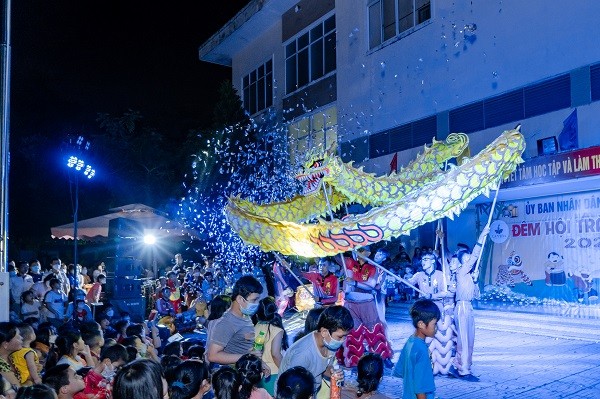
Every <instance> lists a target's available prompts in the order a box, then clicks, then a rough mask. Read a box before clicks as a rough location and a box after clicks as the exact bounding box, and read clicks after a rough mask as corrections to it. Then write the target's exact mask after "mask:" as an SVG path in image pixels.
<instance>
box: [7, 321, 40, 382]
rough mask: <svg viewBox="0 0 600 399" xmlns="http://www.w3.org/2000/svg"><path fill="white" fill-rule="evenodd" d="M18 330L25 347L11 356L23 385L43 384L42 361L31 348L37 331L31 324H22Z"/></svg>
mask: <svg viewBox="0 0 600 399" xmlns="http://www.w3.org/2000/svg"><path fill="white" fill-rule="evenodd" d="M18 328H19V333H20V334H21V337H23V347H22V348H21V349H19V350H18V351H15V352H13V353H11V354H10V359H11V363H12V364H13V365H14V366H15V370H16V374H17V377H18V378H19V382H20V383H21V385H31V384H32V383H33V384H41V383H42V378H41V377H40V374H39V371H41V366H40V360H39V357H38V354H37V353H36V352H35V350H34V349H33V348H32V347H31V343H32V342H33V341H35V338H36V337H35V331H33V327H31V326H30V325H29V324H21V325H19V326H18Z"/></svg>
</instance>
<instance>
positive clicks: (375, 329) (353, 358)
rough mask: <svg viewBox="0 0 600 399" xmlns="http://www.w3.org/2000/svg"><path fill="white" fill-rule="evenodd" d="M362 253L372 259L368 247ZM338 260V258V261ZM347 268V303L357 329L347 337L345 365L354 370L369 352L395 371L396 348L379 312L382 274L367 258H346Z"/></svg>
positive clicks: (351, 331) (362, 249) (346, 305)
mask: <svg viewBox="0 0 600 399" xmlns="http://www.w3.org/2000/svg"><path fill="white" fill-rule="evenodd" d="M358 252H359V253H360V254H361V255H362V256H364V257H368V256H369V255H370V254H371V252H370V250H369V248H368V247H363V248H360V249H359V250H358ZM336 260H337V258H336ZM344 262H345V264H346V277H347V279H346V281H345V290H346V301H345V304H344V306H345V307H346V308H348V310H349V311H350V313H351V314H352V319H353V320H354V328H353V329H352V330H350V333H349V334H348V335H347V336H346V341H345V342H344V353H343V355H344V359H343V360H344V364H345V365H346V367H354V366H356V365H357V364H358V360H359V359H360V357H361V356H362V355H363V353H364V352H365V344H364V342H365V341H366V347H367V350H368V351H370V352H374V353H378V354H379V355H381V357H382V358H383V359H384V363H385V365H386V367H388V368H391V367H392V366H393V365H392V362H391V358H392V355H393V352H392V346H391V345H390V343H389V342H388V340H387V337H386V333H385V326H384V323H383V320H381V319H380V317H379V313H378V312H377V304H376V301H375V293H376V289H377V288H379V287H378V286H377V285H378V284H377V278H378V273H377V269H376V268H375V266H373V265H370V264H369V263H367V262H366V261H365V260H364V259H363V258H361V257H359V258H358V259H356V260H355V259H353V258H349V257H344Z"/></svg>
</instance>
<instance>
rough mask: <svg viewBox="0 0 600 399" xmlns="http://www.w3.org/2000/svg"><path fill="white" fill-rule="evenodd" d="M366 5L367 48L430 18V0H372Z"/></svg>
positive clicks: (377, 44) (375, 45)
mask: <svg viewBox="0 0 600 399" xmlns="http://www.w3.org/2000/svg"><path fill="white" fill-rule="evenodd" d="M368 7H369V48H374V47H377V46H379V45H380V44H381V43H383V42H385V41H386V40H389V39H391V38H393V37H396V36H398V35H401V34H402V33H404V32H407V31H408V30H410V29H412V28H414V27H416V26H418V25H420V24H422V23H423V22H425V21H428V20H430V19H431V1H430V0H374V1H371V2H370V3H369V6H368Z"/></svg>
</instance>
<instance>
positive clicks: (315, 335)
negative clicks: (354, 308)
mask: <svg viewBox="0 0 600 399" xmlns="http://www.w3.org/2000/svg"><path fill="white" fill-rule="evenodd" d="M353 326H354V321H353V320H352V315H351V314H350V312H349V311H348V309H346V308H344V307H343V306H336V305H334V306H330V307H328V308H327V309H325V310H324V311H323V313H322V314H321V316H319V321H318V322H317V330H316V331H314V332H312V333H310V334H308V335H306V336H304V337H302V338H300V339H299V340H298V341H296V342H294V344H293V345H292V346H290V348H289V349H288V350H287V351H286V352H285V355H284V356H283V359H282V360H281V364H280V366H279V375H282V374H283V373H284V371H286V370H288V369H291V368H292V367H295V366H302V367H304V368H306V369H307V370H308V371H310V372H311V373H312V375H313V376H314V377H315V392H318V391H319V389H321V383H322V382H323V380H325V385H326V386H327V385H328V384H329V383H328V381H329V378H330V376H331V373H332V372H333V363H334V360H335V352H336V351H337V350H338V349H339V348H340V347H341V346H342V344H343V343H344V341H345V339H346V336H347V335H348V332H349V331H350V330H351V329H352V327H353ZM319 397H321V393H320V394H319ZM323 397H329V395H323Z"/></svg>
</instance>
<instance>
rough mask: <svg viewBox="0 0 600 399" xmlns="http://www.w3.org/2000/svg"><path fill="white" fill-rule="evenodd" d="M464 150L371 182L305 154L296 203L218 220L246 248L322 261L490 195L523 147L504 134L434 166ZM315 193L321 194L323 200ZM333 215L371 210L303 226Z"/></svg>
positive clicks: (463, 139) (462, 140)
mask: <svg viewBox="0 0 600 399" xmlns="http://www.w3.org/2000/svg"><path fill="white" fill-rule="evenodd" d="M467 145H468V137H467V136H466V135H465V134H462V133H458V134H451V135H450V136H448V138H447V139H446V141H443V142H439V141H435V140H434V142H433V144H432V145H431V146H430V147H425V150H424V152H423V154H421V155H419V156H418V157H417V159H415V160H414V161H413V162H412V163H410V164H409V165H408V166H407V167H406V168H403V169H402V170H400V171H399V172H398V173H392V174H391V175H390V176H382V177H375V176H374V175H372V174H369V173H365V172H363V171H362V169H356V168H354V167H352V163H348V164H345V163H343V162H342V161H341V159H340V158H339V157H337V156H334V155H331V154H328V153H327V152H326V153H325V154H320V155H318V154H309V155H308V156H307V163H306V164H305V168H304V169H305V172H304V173H302V174H300V175H298V176H297V178H298V179H299V180H300V181H302V182H303V183H304V184H305V187H306V189H305V191H304V193H303V194H302V195H299V196H296V197H294V198H292V199H290V200H288V201H285V202H279V203H272V204H262V205H259V204H255V203H252V202H250V201H246V200H243V199H241V198H239V197H231V198H229V201H228V203H227V206H226V207H225V215H226V216H227V220H228V222H229V224H230V225H231V227H232V228H233V230H234V231H236V232H237V234H238V235H239V236H240V237H241V238H242V239H243V240H244V242H246V243H247V244H251V245H257V246H259V247H260V248H261V250H263V251H266V252H268V251H277V252H280V253H282V254H284V255H299V256H303V257H322V256H329V255H335V254H338V253H341V252H346V251H349V250H352V249H354V248H357V247H361V246H364V245H368V244H373V243H376V242H379V241H381V240H389V239H391V238H393V237H399V236H400V235H403V234H408V233H409V232H410V231H411V230H412V229H414V228H416V227H418V226H420V225H423V224H425V223H428V222H432V221H435V220H437V219H440V218H442V217H445V216H448V217H453V216H454V215H457V214H459V213H460V212H461V211H462V210H463V209H464V208H465V207H466V206H467V204H468V203H469V202H470V201H472V200H473V199H474V198H475V197H477V196H479V195H480V194H485V195H488V194H489V191H490V190H491V189H496V188H497V185H498V184H499V182H500V179H501V178H504V177H507V176H508V175H509V174H510V173H512V172H513V171H514V170H515V169H516V167H517V165H518V164H519V163H521V162H523V160H522V158H521V154H522V153H523V151H524V150H525V140H524V138H523V136H522V134H521V133H520V131H519V129H514V130H508V131H505V132H504V133H503V134H502V135H500V136H499V137H498V138H497V139H496V140H494V141H493V142H492V143H490V144H489V145H488V146H487V147H485V148H484V149H483V150H482V151H481V152H480V153H479V154H477V155H476V156H474V157H473V158H470V159H469V158H467V159H466V160H465V161H464V162H463V163H462V164H461V165H459V166H453V165H450V166H451V167H450V168H449V169H447V170H443V169H442V167H441V166H442V165H443V164H444V162H446V161H447V160H448V159H450V158H453V157H457V156H458V155H460V154H461V153H462V152H463V150H464V149H465V148H466V147H467ZM323 187H328V188H329V189H328V193H329V195H328V198H325V194H324V192H323V189H322V188H323ZM327 199H328V200H329V202H330V204H331V206H332V207H333V208H334V209H338V208H339V207H340V206H342V205H343V204H347V203H360V204H362V205H370V206H373V208H372V209H371V210H370V211H368V212H366V213H364V214H360V215H349V216H347V217H345V218H344V219H333V220H331V221H325V220H321V219H319V220H317V222H316V223H307V222H308V221H310V220H311V219H314V218H315V217H318V216H323V215H324V214H326V212H327Z"/></svg>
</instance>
